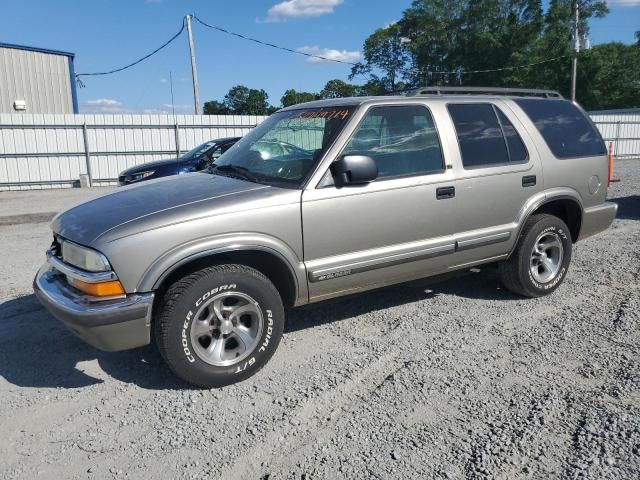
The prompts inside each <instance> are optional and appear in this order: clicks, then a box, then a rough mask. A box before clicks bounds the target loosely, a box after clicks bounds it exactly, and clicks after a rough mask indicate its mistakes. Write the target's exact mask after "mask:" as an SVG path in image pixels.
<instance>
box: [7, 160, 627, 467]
mask: <svg viewBox="0 0 640 480" xmlns="http://www.w3.org/2000/svg"><path fill="white" fill-rule="evenodd" d="M616 175H617V176H618V177H620V178H621V180H622V181H621V183H617V184H614V185H613V187H612V188H611V189H610V197H611V198H612V199H614V200H616V201H618V202H619V204H620V211H619V216H618V219H617V220H616V222H615V223H614V225H613V227H612V228H611V229H610V230H609V231H607V232H605V233H603V234H601V235H599V236H597V237H594V238H591V239H589V240H586V241H584V242H581V243H580V244H578V245H577V247H576V249H575V253H574V256H573V261H572V265H571V269H570V272H569V274H568V276H567V278H566V281H565V283H564V284H563V285H562V286H561V287H560V289H559V290H558V291H557V292H555V293H554V294H553V295H551V296H550V297H546V298H541V299H534V300H531V299H526V300H525V299H520V298H517V297H515V296H513V295H512V294H510V293H508V292H507V291H505V290H504V289H502V288H501V287H500V285H499V283H498V280H497V276H496V271H495V268H494V267H492V266H488V267H483V268H481V269H476V270H474V271H470V272H462V273H460V274H456V275H453V276H449V277H447V278H444V279H443V278H440V279H438V281H435V280H422V281H419V282H412V283H409V284H405V285H402V286H397V287H393V288H388V289H384V290H379V291H375V292H371V293H367V294H363V295H359V296H354V297H349V298H346V299H342V300H338V301H334V302H331V303H324V304H320V305H316V306H313V307H305V308H303V309H299V310H297V311H293V312H291V313H290V318H289V324H288V327H287V331H286V334H285V336H284V339H283V341H282V343H281V344H280V347H279V350H278V352H276V355H275V356H274V358H273V359H272V360H271V362H270V363H269V364H268V365H267V366H266V367H265V368H264V369H263V370H262V371H261V372H260V373H259V374H258V375H257V376H254V377H253V378H251V379H250V380H248V381H246V382H244V383H242V384H238V385H233V386H230V387H226V388H223V389H220V390H211V391H207V390H205V391H202V390H193V389H190V388H189V387H187V386H186V385H183V384H181V383H179V382H178V381H177V380H175V379H174V378H173V377H172V376H171V375H170V374H169V373H167V371H166V370H165V368H164V367H163V365H162V363H161V361H160V359H159V357H158V355H157V354H156V353H155V351H154V350H153V349H152V348H146V349H138V350H134V351H131V352H123V353H115V354H109V353H103V352H99V351H97V350H94V349H92V348H91V347H89V346H87V345H85V344H84V343H82V342H81V341H80V340H78V339H76V338H75V337H74V336H73V335H72V334H70V333H69V332H67V331H66V330H65V329H64V328H63V327H62V326H61V325H60V324H58V323H57V322H56V321H54V320H53V319H52V318H51V317H50V316H49V315H48V314H46V313H45V312H44V311H43V310H42V309H41V308H40V306H39V305H38V303H37V302H36V301H35V299H34V297H33V295H31V286H30V285H31V279H32V276H33V275H34V273H35V270H36V269H37V267H38V266H39V265H40V263H41V262H42V261H43V259H44V255H43V252H44V250H45V248H46V247H47V245H48V243H49V237H50V233H49V230H48V226H47V224H45V223H36V224H22V225H9V226H0V238H1V239H2V244H3V257H2V260H1V261H0V302H3V303H2V304H0V400H1V401H0V432H1V433H2V434H1V435H0V459H1V461H0V478H51V479H60V478H224V479H233V478H237V479H267V478H268V479H269V480H273V479H284V478H292V479H293V478H295V479H302V478H305V479H311V478H319V479H323V478H438V479H445V478H468V479H475V478H497V479H513V478H535V479H546V478H568V479H573V478H585V479H586V478H589V479H601V478H611V479H637V478H640V348H639V340H640V332H639V327H640V278H639V276H640V273H639V272H640V161H619V162H617V168H616Z"/></svg>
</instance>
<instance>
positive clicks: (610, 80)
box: [576, 42, 640, 110]
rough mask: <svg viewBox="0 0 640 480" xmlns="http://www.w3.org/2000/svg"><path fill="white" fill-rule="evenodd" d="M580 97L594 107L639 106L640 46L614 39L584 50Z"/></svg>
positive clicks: (579, 71)
mask: <svg viewBox="0 0 640 480" xmlns="http://www.w3.org/2000/svg"><path fill="white" fill-rule="evenodd" d="M579 65H580V68H579V69H578V81H577V85H578V88H577V92H576V94H577V97H578V99H579V100H580V103H581V104H582V105H583V106H585V107H587V108H589V109H594V110H604V109H607V108H632V107H640V46H638V45H624V44H623V43H618V42H612V43H605V44H602V45H597V46H595V47H593V48H592V49H591V50H588V51H586V52H584V53H583V54H582V55H581V56H580V60H579Z"/></svg>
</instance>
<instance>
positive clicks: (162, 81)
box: [160, 78, 169, 83]
mask: <svg viewBox="0 0 640 480" xmlns="http://www.w3.org/2000/svg"><path fill="white" fill-rule="evenodd" d="M160 83H169V80H167V79H166V78H161V79H160Z"/></svg>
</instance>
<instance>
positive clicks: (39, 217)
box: [0, 212, 58, 226]
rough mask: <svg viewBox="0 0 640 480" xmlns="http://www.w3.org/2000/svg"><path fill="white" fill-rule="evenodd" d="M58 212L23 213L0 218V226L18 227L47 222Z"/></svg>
mask: <svg viewBox="0 0 640 480" xmlns="http://www.w3.org/2000/svg"><path fill="white" fill-rule="evenodd" d="M57 214H58V212H38V213H23V214H21V215H6V216H2V217H0V226H6V225H20V224H22V223H42V222H49V221H51V219H52V218H53V217H55V216H56V215H57Z"/></svg>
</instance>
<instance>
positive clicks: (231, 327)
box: [190, 292, 264, 367]
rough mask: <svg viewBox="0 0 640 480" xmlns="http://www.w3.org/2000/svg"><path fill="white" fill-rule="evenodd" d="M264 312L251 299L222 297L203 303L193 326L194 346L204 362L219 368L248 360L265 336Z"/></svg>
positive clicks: (226, 294) (237, 294)
mask: <svg viewBox="0 0 640 480" xmlns="http://www.w3.org/2000/svg"><path fill="white" fill-rule="evenodd" d="M263 326H264V320H263V317H262V311H261V309H260V307H259V306H258V302H256V301H255V300H254V299H253V298H251V297H250V296H249V295H246V294H244V293H240V292H224V293H219V294H218V295H215V296H213V297H211V298H209V299H207V301H206V302H203V303H202V304H201V305H200V306H199V307H198V311H197V312H196V315H195V317H194V320H193V322H192V323H191V331H190V338H191V345H192V347H193V351H194V352H195V353H196V355H197V356H198V357H199V358H200V359H201V360H202V361H204V362H206V363H208V364H210V365H214V366H220V367H226V366H230V365H234V364H236V363H239V362H241V361H243V360H244V359H245V358H247V357H248V356H249V355H250V354H251V352H253V350H254V349H255V348H256V346H257V345H258V343H259V341H260V336H261V335H262V329H263Z"/></svg>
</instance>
